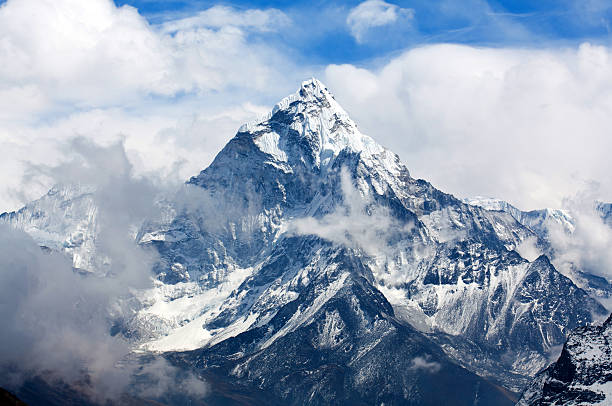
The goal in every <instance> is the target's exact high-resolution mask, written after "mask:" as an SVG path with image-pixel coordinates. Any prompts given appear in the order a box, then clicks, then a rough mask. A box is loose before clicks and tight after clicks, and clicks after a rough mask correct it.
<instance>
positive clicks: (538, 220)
mask: <svg viewBox="0 0 612 406" xmlns="http://www.w3.org/2000/svg"><path fill="white" fill-rule="evenodd" d="M463 201H464V202H466V203H468V204H471V205H474V206H479V207H482V208H484V209H487V210H491V211H504V212H506V213H509V214H510V215H511V216H512V217H514V218H515V219H516V221H518V222H519V223H521V224H522V225H524V226H525V227H528V228H529V229H530V230H532V231H533V232H534V233H536V234H537V235H538V236H539V237H540V238H543V239H547V238H548V234H549V230H550V229H551V228H552V227H557V228H559V229H560V230H562V231H564V232H566V233H570V234H571V233H572V232H574V228H575V225H574V219H573V218H572V216H571V214H570V213H569V212H567V211H566V210H560V209H539V210H530V211H522V210H520V209H517V208H516V207H514V206H513V205H511V204H510V203H508V202H506V201H503V200H500V199H494V198H487V197H480V196H477V197H474V198H467V199H463Z"/></svg>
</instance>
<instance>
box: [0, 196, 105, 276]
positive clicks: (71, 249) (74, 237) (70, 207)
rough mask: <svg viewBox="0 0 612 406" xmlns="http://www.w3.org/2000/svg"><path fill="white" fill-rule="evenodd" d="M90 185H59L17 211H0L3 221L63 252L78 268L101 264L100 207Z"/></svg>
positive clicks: (47, 246) (37, 240) (0, 218)
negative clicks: (98, 243)
mask: <svg viewBox="0 0 612 406" xmlns="http://www.w3.org/2000/svg"><path fill="white" fill-rule="evenodd" d="M92 194H93V190H92V188H91V187H88V186H82V185H58V186H55V187H53V188H52V189H51V190H49V192H48V193H47V194H46V195H45V196H43V197H41V198H40V199H38V200H36V201H33V202H31V203H28V204H27V205H26V206H25V207H23V208H22V209H20V210H19V211H16V212H11V213H2V214H0V221H2V222H6V223H8V224H10V225H11V226H13V227H15V228H18V229H21V230H23V231H25V232H27V233H28V234H30V235H31V236H32V237H33V238H34V240H35V241H36V242H38V244H40V245H41V247H43V248H44V249H51V250H54V251H58V252H63V253H65V254H66V255H68V256H69V257H71V258H72V260H73V266H74V268H75V269H79V270H82V271H91V270H93V269H95V268H97V267H100V266H102V263H101V261H103V258H99V257H97V256H96V253H95V252H96V250H95V240H96V235H97V233H98V223H97V214H98V210H97V207H96V204H95V201H94V199H93V196H92Z"/></svg>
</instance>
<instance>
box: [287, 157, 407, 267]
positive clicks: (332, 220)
mask: <svg viewBox="0 0 612 406" xmlns="http://www.w3.org/2000/svg"><path fill="white" fill-rule="evenodd" d="M340 186H341V187H342V203H343V204H342V205H340V206H338V208H337V209H336V210H334V211H333V212H331V213H328V214H326V215H325V216H323V217H321V218H315V217H306V218H299V219H295V220H293V221H292V222H291V223H290V224H289V225H288V231H289V232H290V233H294V234H302V235H316V236H318V237H321V238H323V239H325V240H328V241H331V242H333V243H335V244H339V245H343V246H345V247H348V248H354V249H361V250H362V251H363V252H365V253H367V254H368V255H372V256H379V255H385V254H387V253H388V252H390V250H392V248H393V247H391V245H390V244H389V242H388V239H389V238H391V236H392V235H393V233H396V232H398V231H399V232H409V231H410V230H411V229H412V227H413V225H412V224H406V225H401V224H398V223H397V222H396V221H394V220H393V219H392V218H391V216H390V214H389V213H388V210H387V209H386V208H385V207H381V206H376V205H373V204H372V203H373V199H372V197H371V195H370V194H369V193H370V192H369V191H368V190H367V189H364V190H360V189H359V188H358V187H357V186H354V185H353V180H352V178H351V175H350V174H349V172H348V170H347V169H346V168H342V171H341V173H340Z"/></svg>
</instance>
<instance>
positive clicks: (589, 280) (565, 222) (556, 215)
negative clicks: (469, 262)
mask: <svg viewBox="0 0 612 406" xmlns="http://www.w3.org/2000/svg"><path fill="white" fill-rule="evenodd" d="M464 202H466V203H468V204H471V205H474V206H479V207H482V208H484V209H487V210H489V211H503V212H505V213H508V214H510V215H511V216H512V217H513V218H514V219H516V221H518V222H519V223H521V224H522V225H523V226H525V227H526V228H528V229H530V230H531V231H533V232H534V233H535V234H536V235H537V237H538V240H537V241H536V244H534V246H535V247H537V250H539V251H540V252H543V253H544V254H545V255H546V256H548V257H549V258H551V260H552V262H553V263H557V259H558V256H561V257H563V255H564V254H565V252H563V250H561V251H559V249H558V248H555V247H554V246H553V245H552V244H551V243H550V240H551V238H550V234H551V232H553V233H559V232H561V233H564V234H565V235H566V236H571V235H572V234H573V233H574V232H575V228H576V220H575V218H574V216H573V215H572V213H570V212H568V211H566V210H557V209H542V210H531V211H521V210H519V209H517V208H516V207H514V206H512V205H511V204H509V203H508V202H505V201H503V200H499V199H492V198H483V197H475V198H470V199H464ZM595 215H596V216H599V217H600V218H601V220H602V221H603V223H604V224H606V225H608V226H610V227H612V203H601V202H598V203H597V204H596V205H595ZM526 242H527V243H529V241H526ZM560 262H561V263H564V262H565V264H562V265H561V267H562V268H564V269H563V271H564V275H565V276H567V277H568V278H570V279H571V280H572V281H573V282H574V283H575V284H576V285H577V286H579V287H581V288H582V289H584V290H586V291H587V292H588V293H589V294H590V295H591V296H593V297H597V298H600V299H608V298H610V297H612V284H611V283H610V282H609V281H608V280H606V279H605V278H603V277H601V276H599V275H596V274H594V273H601V270H598V269H581V267H580V266H579V265H577V264H575V263H573V262H570V263H567V258H563V260H562V261H560ZM557 264H558V263H557Z"/></svg>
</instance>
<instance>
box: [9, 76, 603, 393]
mask: <svg viewBox="0 0 612 406" xmlns="http://www.w3.org/2000/svg"><path fill="white" fill-rule="evenodd" d="M43 199H44V198H43ZM75 199H76V197H74V198H73V197H71V198H69V199H67V200H66V199H65V198H64V196H59V197H58V198H57V201H56V203H53V204H50V203H49V204H46V203H45V205H42V206H43V210H42V213H41V214H40V216H39V217H41V218H46V217H54V216H63V215H65V214H63V213H62V212H61V211H54V210H56V209H55V207H64V206H63V203H62V202H64V201H71V202H72V201H75ZM77 200H78V199H77ZM72 204H73V203H72ZM39 206H40V205H38V206H37V205H36V204H32V205H29V206H26V208H24V209H22V211H20V212H21V213H22V214H21V215H18V214H7V215H4V217H3V218H4V219H13V218H17V217H19V216H21V217H19V218H22V219H23V220H20V221H19V222H16V223H15V224H16V225H17V226H19V227H21V228H24V229H28V227H33V226H31V225H30V224H31V223H33V224H35V225H37V224H39V223H37V222H36V221H37V220H36V219H37V216H36V215H33V214H32V213H34V212H36V210H37V209H36V207H39ZM68 206H70V204H68ZM68 206H66V207H68ZM46 208H50V209H46ZM20 212H18V213H20ZM163 218H164V219H150V220H149V221H147V222H146V223H145V224H143V226H142V227H141V229H140V231H139V232H138V234H137V236H136V239H137V241H138V243H139V244H140V245H141V246H143V247H146V248H152V249H155V250H156V251H157V252H158V253H159V257H160V260H159V262H158V263H157V264H156V266H155V269H154V271H155V274H156V275H157V278H156V283H155V286H154V287H153V288H151V289H149V290H147V291H141V292H139V293H138V294H137V296H138V300H139V301H140V303H141V307H140V309H139V310H138V311H137V312H136V313H135V314H134V315H133V316H132V317H125V318H124V319H122V320H117V323H116V327H115V329H114V333H117V334H122V335H123V336H124V337H126V338H127V339H129V340H131V341H132V343H133V345H134V346H136V347H138V348H139V349H140V350H146V351H155V352H161V353H163V354H164V355H165V356H166V357H167V358H168V359H169V360H171V361H172V362H173V363H174V364H175V365H177V366H180V367H182V368H185V369H190V370H193V371H196V372H197V373H198V374H200V375H202V376H204V377H205V378H206V379H207V380H208V381H211V382H216V383H219V385H216V387H219V388H222V389H219V390H218V391H217V392H215V393H213V394H212V395H211V396H212V398H215V399H219V402H220V403H223V402H229V400H228V399H234V397H235V396H238V394H252V395H253V398H254V399H255V398H257V397H258V396H260V395H261V394H262V393H263V394H265V396H266V398H267V399H268V400H269V402H268V403H274V404H304V403H310V404H346V403H355V404H361V403H364V404H372V403H385V404H440V403H442V402H449V399H450V401H451V402H452V404H457V405H459V404H466V405H468V404H469V405H471V404H474V403H480V404H496V405H503V404H512V403H513V400H514V399H515V394H516V393H519V392H521V391H522V390H523V389H524V387H525V386H526V385H527V384H528V382H529V381H530V380H531V378H532V377H533V376H534V375H535V374H536V373H537V372H538V371H540V370H541V369H542V368H544V367H546V366H547V365H548V362H549V361H548V360H549V357H550V355H551V353H553V352H554V350H555V349H556V348H557V347H558V346H561V345H562V344H563V343H564V342H565V339H566V337H567V335H568V333H569V332H570V331H571V330H573V329H575V328H576V327H579V326H583V325H587V324H588V323H591V322H592V321H593V320H594V319H595V318H597V317H601V316H602V315H604V314H605V313H606V311H605V309H604V308H603V307H602V306H601V305H600V304H599V303H598V302H597V301H596V300H594V299H592V298H591V297H590V296H589V294H588V293H587V292H586V291H584V290H583V289H581V288H579V287H578V286H576V284H575V283H574V282H572V280H570V279H569V278H567V277H566V276H564V275H562V274H561V273H559V272H558V271H557V270H556V269H555V267H554V266H553V265H552V264H551V262H550V261H549V259H548V257H547V256H545V255H542V256H540V257H538V258H537V259H534V260H533V261H531V262H530V261H528V260H527V259H525V258H523V257H522V256H521V255H520V254H519V252H517V247H518V246H519V245H520V244H521V243H522V242H524V241H526V240H528V239H534V240H535V241H537V242H538V243H539V244H542V245H545V241H544V240H543V238H542V237H541V236H540V235H539V234H538V233H537V232H536V231H534V230H533V229H532V228H530V227H527V226H525V225H524V224H521V222H520V221H517V219H516V218H515V217H514V216H513V215H511V214H510V213H508V212H506V211H490V210H486V209H484V208H482V207H478V206H475V205H471V204H466V203H465V202H462V201H461V200H458V199H456V198H455V197H453V196H452V195H449V194H446V193H444V192H441V191H439V190H438V189H436V188H435V187H434V186H432V185H431V184H430V183H428V182H427V181H425V180H421V179H414V178H412V177H411V176H410V172H409V171H408V169H407V168H406V167H405V166H404V165H403V164H402V163H401V161H400V159H399V157H398V156H397V155H395V154H394V153H392V152H390V151H388V150H387V149H385V148H384V147H382V146H380V145H378V144H377V143H376V142H375V141H374V140H372V139H371V138H370V137H368V136H366V135H364V134H362V133H361V132H360V131H359V130H358V129H357V127H356V125H355V123H354V122H353V121H352V120H351V119H350V118H349V116H348V114H347V113H346V112H345V111H344V110H343V109H342V107H341V106H340V105H339V104H338V103H337V102H336V100H335V99H334V97H333V95H332V94H331V92H329V90H328V89H327V88H326V87H325V86H324V85H323V84H322V83H321V82H319V81H317V80H316V79H312V80H309V81H306V82H304V83H303V84H302V86H301V87H300V89H299V90H298V91H297V92H296V93H295V94H293V95H291V96H289V97H287V98H285V99H283V100H282V101H281V102H280V103H278V104H277V105H276V106H275V107H274V108H273V110H272V111H271V113H270V114H269V115H267V116H265V117H263V118H262V119H260V120H258V121H256V122H253V123H250V124H246V125H244V126H242V127H241V128H240V130H239V131H238V133H237V134H236V136H235V137H234V138H232V139H231V140H230V141H229V143H228V144H227V145H226V146H225V147H224V148H223V150H222V151H221V152H219V154H218V155H217V157H216V158H215V160H214V161H213V163H212V164H211V165H210V166H209V167H208V168H206V169H205V170H203V171H202V172H201V173H199V174H198V175H197V176H194V177H192V178H191V179H190V180H189V181H188V182H187V183H186V185H185V187H184V188H182V190H181V191H179V192H178V193H177V195H176V196H175V198H174V199H173V201H172V202H169V203H168V208H167V212H166V214H165V215H164V216H163ZM11 221H13V220H11ZM59 222H60V223H61V221H59ZM77 223H78V221H77ZM88 224H89V225H90V228H89V230H92V232H93V235H94V239H95V226H94V224H95V222H89V223H88ZM37 227H39V228H40V229H42V230H44V229H45V227H44V224H42V226H37ZM66 230H67V232H68V231H69V230H72V228H71V227H67V228H66ZM33 235H35V233H33ZM41 235H42V234H41ZM35 238H37V235H35ZM66 238H67V236H66V235H61V233H58V237H57V238H56V239H55V241H65V240H66ZM40 241H41V244H42V243H43V241H44V240H42V239H40ZM53 249H62V250H65V249H66V248H65V247H63V245H62V244H60V245H58V244H56V245H54V246H53ZM66 252H67V253H68V254H70V252H69V251H66ZM90 254H91V256H92V257H94V258H95V257H96V255H95V252H93V251H90ZM79 255H82V254H79ZM82 256H83V255H82ZM213 386H215V385H213ZM213 391H215V389H213Z"/></svg>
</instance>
